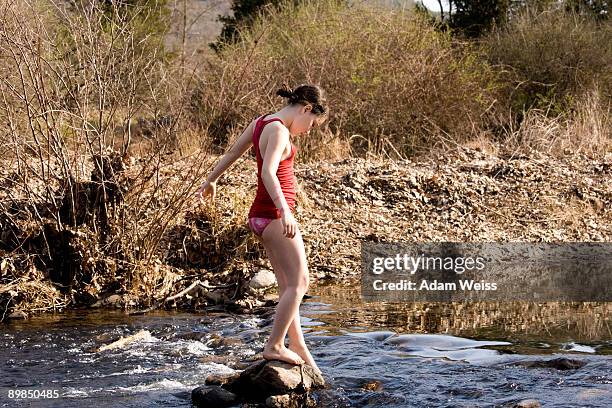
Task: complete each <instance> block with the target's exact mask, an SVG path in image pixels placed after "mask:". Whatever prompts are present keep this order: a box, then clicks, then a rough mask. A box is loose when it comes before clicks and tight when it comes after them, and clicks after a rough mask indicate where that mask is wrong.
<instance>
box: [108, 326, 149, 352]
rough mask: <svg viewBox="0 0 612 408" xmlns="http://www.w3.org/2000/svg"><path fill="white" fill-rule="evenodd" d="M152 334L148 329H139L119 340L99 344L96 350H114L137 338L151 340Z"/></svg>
mask: <svg viewBox="0 0 612 408" xmlns="http://www.w3.org/2000/svg"><path fill="white" fill-rule="evenodd" d="M151 338H152V336H151V333H150V332H149V331H148V330H140V331H139V332H137V333H135V334H132V335H130V336H127V337H121V338H120V339H119V340H117V341H114V342H112V343H111V344H105V345H103V346H100V347H99V348H98V349H97V351H98V352H102V351H106V350H114V349H118V348H122V347H125V346H127V345H128V344H131V343H133V342H135V341H138V340H151Z"/></svg>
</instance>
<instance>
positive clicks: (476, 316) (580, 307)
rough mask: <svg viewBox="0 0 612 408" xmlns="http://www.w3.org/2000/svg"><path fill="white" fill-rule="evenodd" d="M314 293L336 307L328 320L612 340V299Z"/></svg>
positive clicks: (333, 289)
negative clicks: (376, 298) (438, 299)
mask: <svg viewBox="0 0 612 408" xmlns="http://www.w3.org/2000/svg"><path fill="white" fill-rule="evenodd" d="M309 293H310V294H313V295H317V296H320V301H321V302H324V303H331V304H333V305H334V306H335V308H336V309H337V312H336V313H334V314H329V315H326V316H325V318H324V319H323V320H324V321H325V322H326V323H328V324H330V325H333V326H339V327H346V326H360V327H370V328H385V329H387V330H394V331H396V332H410V333H415V332H417V333H452V334H454V335H457V336H465V337H470V338H477V339H512V340H513V341H519V342H521V343H529V342H532V341H547V342H563V341H570V340H575V341H578V342H586V343H588V342H598V341H606V340H607V341H609V340H612V330H611V329H612V328H611V327H610V316H611V313H610V312H611V311H612V303H610V302H545V303H532V302H453V303H424V302H411V303H385V302H371V303H364V302H362V300H361V296H360V295H361V288H360V286H359V285H358V284H355V285H351V286H343V287H339V286H321V285H319V286H317V287H315V288H313V289H312V290H311V291H310V292H309Z"/></svg>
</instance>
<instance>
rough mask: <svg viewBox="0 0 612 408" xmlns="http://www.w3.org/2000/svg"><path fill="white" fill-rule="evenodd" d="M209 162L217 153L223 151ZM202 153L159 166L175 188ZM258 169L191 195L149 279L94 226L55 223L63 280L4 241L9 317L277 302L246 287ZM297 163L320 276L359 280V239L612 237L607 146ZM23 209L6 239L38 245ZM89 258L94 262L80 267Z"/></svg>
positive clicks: (244, 307)
mask: <svg viewBox="0 0 612 408" xmlns="http://www.w3.org/2000/svg"><path fill="white" fill-rule="evenodd" d="M208 160H209V161H210V163H209V164H212V163H216V161H217V160H218V157H210V158H209V159H208ZM196 164H197V163H195V160H194V161H193V162H190V161H189V159H182V160H180V161H174V162H171V161H168V162H167V163H165V164H163V165H162V166H163V171H161V172H160V174H161V176H162V177H164V178H165V179H166V181H167V189H168V191H173V183H179V181H180V177H177V175H180V174H181V172H183V171H184V169H186V168H189V167H190V166H195V165H196ZM138 166H139V162H138V161H134V160H132V161H131V162H129V163H127V164H126V165H125V167H126V169H125V172H126V173H128V174H136V173H138V171H139V170H140V169H139V167H138ZM254 170H255V163H254V160H253V159H252V158H251V157H249V156H245V157H244V158H243V159H241V160H239V161H238V162H237V163H236V164H235V165H234V166H233V167H232V168H231V169H230V170H228V172H227V173H226V174H225V175H224V176H223V177H222V178H221V180H220V181H219V183H218V195H217V199H216V201H215V204H214V206H209V205H205V206H202V205H199V204H197V203H196V202H195V200H194V201H188V202H185V203H184V206H183V208H184V210H183V211H182V212H181V213H180V214H179V215H178V216H177V217H176V218H175V224H174V225H170V226H168V228H167V230H166V232H165V234H164V235H163V237H162V238H161V240H160V243H159V245H158V246H157V250H156V252H155V255H154V256H153V257H152V261H151V263H149V264H146V265H141V266H140V267H141V268H143V270H142V271H141V274H140V275H138V276H139V280H135V279H133V276H136V275H129V274H128V273H126V271H125V264H122V263H121V262H120V260H118V259H116V258H112V257H109V256H108V255H107V254H104V253H103V251H102V250H100V247H99V245H97V244H95V245H92V242H91V241H90V240H91V239H92V234H91V233H90V231H89V230H88V229H87V228H84V227H79V228H76V229H70V228H67V229H66V231H67V232H63V233H62V234H57V235H56V237H57V238H58V239H61V238H62V237H64V238H65V239H66V240H67V245H65V246H64V247H62V251H64V252H62V253H60V254H59V255H62V254H64V255H66V254H68V255H71V256H64V259H63V262H62V263H61V264H60V265H63V267H65V268H67V269H70V270H72V275H70V276H69V278H70V281H68V282H63V285H64V286H65V287H62V283H61V282H58V276H60V277H62V279H66V276H65V275H64V274H59V275H58V271H55V273H54V272H53V271H48V270H44V269H43V268H39V267H38V266H37V265H36V264H32V263H29V264H28V263H21V265H22V266H23V265H27V266H28V267H29V269H28V270H20V269H19V266H20V264H19V263H18V262H17V260H18V258H19V257H20V256H21V259H22V260H23V258H24V256H26V255H25V254H24V253H23V252H22V253H21V254H20V253H19V251H17V250H13V251H12V253H9V251H6V248H5V250H4V251H3V252H1V253H0V255H1V256H2V257H3V260H2V265H1V270H2V275H1V276H2V289H1V290H0V300H2V304H1V306H2V307H3V309H2V310H4V311H5V312H4V313H3V316H5V317H7V316H9V315H12V317H14V318H22V317H27V316H29V315H31V314H33V313H37V312H40V311H49V310H63V309H66V308H75V307H119V308H123V309H126V310H129V311H131V312H138V311H139V310H140V311H143V310H153V309H155V308H179V309H182V310H201V309H203V308H209V309H225V310H229V311H234V312H246V313H249V312H252V311H253V310H254V309H256V308H258V307H263V306H265V305H268V306H270V305H272V304H273V302H274V294H273V293H270V291H267V290H266V289H265V288H263V289H254V288H253V285H252V284H251V285H249V283H250V282H251V280H252V278H253V277H254V276H255V274H256V273H257V272H258V271H259V270H261V269H269V265H268V264H267V261H266V258H265V252H264V251H263V248H262V247H261V245H260V244H259V243H258V242H257V241H256V240H255V239H254V237H253V236H252V233H251V232H250V231H249V230H248V228H247V226H246V214H247V212H248V207H249V206H250V203H251V201H252V199H253V196H254V192H255V186H256V175H255V171H254ZM2 172H3V174H2V176H3V183H4V184H3V186H4V187H6V186H7V185H6V182H7V180H10V174H11V169H10V167H3V168H2ZM295 173H296V177H297V179H298V194H297V205H296V218H297V220H298V222H299V223H300V227H301V230H302V235H303V238H304V242H305V245H306V252H307V256H308V262H309V271H310V274H311V279H312V281H313V283H314V284H316V283H317V282H325V281H328V282H348V283H350V282H354V281H355V280H356V279H359V273H360V267H361V266H360V243H361V241H363V240H369V241H405V242H425V241H435V242H440V241H459V242H472V241H499V242H508V241H520V242H529V241H533V242H563V241H598V242H608V241H610V239H611V238H612V211H610V208H612V182H611V181H612V155H610V154H608V155H607V156H606V157H599V158H593V157H588V156H586V155H582V154H571V153H570V152H568V154H567V155H566V156H565V157H562V158H557V157H554V156H549V155H546V154H544V153H541V152H537V151H533V152H530V153H528V154H526V153H520V154H519V153H515V154H512V153H511V152H504V151H503V149H500V150H499V152H498V153H495V154H493V153H487V152H485V151H482V150H480V149H471V148H459V149H457V150H455V151H453V152H451V153H447V154H444V155H443V156H442V155H441V156H432V157H428V158H422V159H415V160H405V161H380V160H366V159H362V158H348V159H345V160H340V161H334V162H331V161H327V162H320V163H316V164H296V167H295ZM162 199H163V198H162ZM15 214H16V213H15V212H13V213H7V212H5V213H4V218H3V222H5V223H6V222H8V221H11V222H12V224H11V228H10V229H4V228H3V237H2V239H3V240H6V238H7V234H8V232H11V233H15V228H18V227H19V228H22V230H21V231H19V232H20V233H21V235H20V236H22V237H25V238H24V241H25V242H26V243H29V244H30V245H32V247H33V245H34V244H35V243H37V242H38V241H37V240H38V239H39V238H38V236H37V235H36V231H35V229H34V227H35V225H34V226H33V223H34V221H33V220H32V219H28V218H27V217H19V216H16V215H15ZM9 215H10V216H12V218H11V217H9ZM43 216H44V214H43ZM27 221H29V223H28V222H27ZM34 224H35V223H34ZM143 225H146V223H143ZM25 226H29V228H30V232H29V234H26V233H25ZM19 232H18V233H17V234H16V235H19ZM47 234H48V231H47ZM40 248H41V247H40V246H39V247H38V249H40ZM22 249H23V248H22ZM83 252H86V255H87V256H85V254H83ZM75 253H76V254H80V256H74V254H75ZM84 260H85V261H87V262H89V263H90V264H93V265H95V266H96V268H94V269H93V271H91V270H90V271H89V272H88V273H84V272H83V270H84V269H83V268H85V265H86V264H87V262H84ZM111 272H112V273H111ZM130 277H132V279H130ZM87 280H89V282H88V281H87ZM127 283H129V285H128V284H127ZM139 285H141V286H139ZM264 286H265V285H264Z"/></svg>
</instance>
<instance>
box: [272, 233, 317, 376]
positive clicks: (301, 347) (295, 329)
mask: <svg viewBox="0 0 612 408" xmlns="http://www.w3.org/2000/svg"><path fill="white" fill-rule="evenodd" d="M296 238H297V234H296V237H294V239H296ZM300 239H301V237H300ZM264 247H266V245H265V244H264ZM266 253H267V254H268V258H270V263H271V264H272V268H273V269H274V271H275V274H276V280H277V281H278V296H279V298H280V297H281V296H282V295H283V293H284V291H285V288H286V287H287V277H286V272H285V271H284V270H282V269H281V266H280V264H279V262H278V260H277V257H278V254H277V253H276V252H275V251H274V249H273V248H268V247H266ZM287 336H288V337H289V347H288V348H289V350H291V351H294V352H295V353H296V354H297V355H299V356H300V357H302V358H303V359H304V361H306V364H308V365H310V366H311V367H312V368H314V369H315V370H317V371H320V369H319V367H318V366H317V364H316V362H315V361H314V359H313V358H312V355H311V354H310V350H308V347H307V346H306V342H305V341H304V334H303V332H302V326H301V322H300V310H299V307H298V310H297V312H296V314H295V316H294V317H293V320H291V324H290V325H289V329H288V331H287Z"/></svg>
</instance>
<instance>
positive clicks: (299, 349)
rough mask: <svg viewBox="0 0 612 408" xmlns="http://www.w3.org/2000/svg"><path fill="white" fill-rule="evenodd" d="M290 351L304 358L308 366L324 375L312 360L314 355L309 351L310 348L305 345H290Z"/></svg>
mask: <svg viewBox="0 0 612 408" xmlns="http://www.w3.org/2000/svg"><path fill="white" fill-rule="evenodd" d="M289 350H291V351H293V352H295V354H297V355H298V356H300V357H302V358H303V359H304V361H305V362H306V364H308V365H309V366H311V367H312V368H314V370H315V371H316V372H318V373H319V374H323V373H322V372H321V370H320V369H319V367H318V366H317V363H315V361H314V359H313V358H312V355H311V354H310V351H309V350H308V347H306V345H305V344H298V345H294V344H291V343H289Z"/></svg>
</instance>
